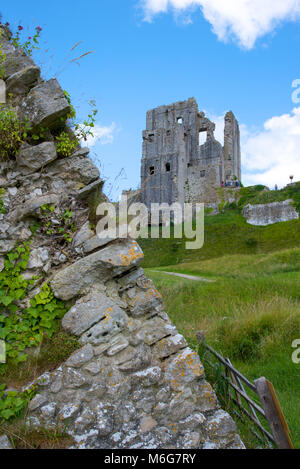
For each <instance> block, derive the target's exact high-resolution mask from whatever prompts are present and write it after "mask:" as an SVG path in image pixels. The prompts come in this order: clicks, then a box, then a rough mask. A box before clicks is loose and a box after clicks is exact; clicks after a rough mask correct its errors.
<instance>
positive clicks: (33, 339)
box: [0, 243, 66, 374]
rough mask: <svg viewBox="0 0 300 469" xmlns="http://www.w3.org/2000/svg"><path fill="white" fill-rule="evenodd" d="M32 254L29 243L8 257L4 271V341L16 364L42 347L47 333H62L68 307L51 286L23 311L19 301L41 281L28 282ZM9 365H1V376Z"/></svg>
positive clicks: (0, 329) (0, 282)
mask: <svg viewBox="0 0 300 469" xmlns="http://www.w3.org/2000/svg"><path fill="white" fill-rule="evenodd" d="M29 255H30V250H29V245H28V243H27V244H26V243H24V244H23V245H22V246H16V248H15V249H14V250H13V251H11V252H9V253H8V254H7V255H6V258H5V261H4V269H3V270H2V272H0V339H2V340H4V341H5V343H6V355H7V358H8V360H11V361H12V362H13V363H14V364H17V363H20V362H23V361H26V359H27V354H26V353H24V350H25V349H27V348H29V347H36V346H38V345H39V344H40V343H41V341H42V338H43V335H44V334H46V335H47V336H48V337H52V335H53V334H54V333H55V332H56V331H57V330H58V327H59V319H61V318H62V317H63V316H64V314H65V313H66V307H65V304H64V303H63V302H62V301H60V300H57V299H56V298H55V297H54V294H53V292H52V290H51V289H50V287H49V285H48V284H44V285H43V287H42V288H41V289H40V291H39V293H38V294H36V295H35V296H34V297H33V298H32V299H31V300H30V306H29V307H28V308H26V309H23V310H22V311H20V310H19V308H18V303H17V302H18V301H19V300H22V299H24V298H25V297H26V296H27V293H28V291H29V289H30V287H31V286H32V284H33V282H34V281H35V280H36V279H37V277H34V278H33V279H31V280H24V278H23V276H22V272H24V270H26V267H27V264H28V259H29ZM5 367H6V365H5V364H3V365H0V374H2V373H3V372H4V371H5Z"/></svg>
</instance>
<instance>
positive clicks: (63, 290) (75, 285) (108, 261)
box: [51, 240, 143, 300]
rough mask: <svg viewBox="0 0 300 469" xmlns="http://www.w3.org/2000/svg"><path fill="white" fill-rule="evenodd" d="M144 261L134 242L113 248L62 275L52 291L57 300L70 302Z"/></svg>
mask: <svg viewBox="0 0 300 469" xmlns="http://www.w3.org/2000/svg"><path fill="white" fill-rule="evenodd" d="M142 259H143V253H142V250H141V248H140V247H139V246H138V244H137V243H136V242H135V241H130V240H125V241H124V242H122V243H116V244H111V245H110V246H108V247H106V248H104V249H102V250H101V251H97V252H95V253H93V254H90V255H89V256H87V257H85V258H83V259H81V260H79V261H77V262H75V263H74V264H72V265H70V266H68V267H66V268H65V269H63V270H61V271H59V272H58V274H56V275H55V276H54V278H53V280H52V282H51V287H52V289H53V291H54V294H55V296H56V297H57V298H60V299H62V300H69V299H71V298H74V297H75V296H77V295H78V294H80V293H84V292H85V291H86V290H87V289H89V288H90V287H91V286H92V285H93V284H94V283H95V282H97V281H98V282H99V281H100V282H105V281H106V280H108V279H109V278H111V277H114V276H117V275H120V274H121V273H123V272H126V271H127V270H129V269H131V268H133V267H135V266H137V265H139V264H140V262H141V261H142Z"/></svg>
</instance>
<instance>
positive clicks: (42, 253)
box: [27, 248, 49, 269]
mask: <svg viewBox="0 0 300 469" xmlns="http://www.w3.org/2000/svg"><path fill="white" fill-rule="evenodd" d="M48 260H49V251H48V249H46V248H37V249H33V250H32V251H31V252H30V256H29V259H28V265H27V268H28V269H38V268H40V267H43V266H44V265H45V264H46V263H47V262H48Z"/></svg>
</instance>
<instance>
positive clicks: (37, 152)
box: [16, 142, 57, 174]
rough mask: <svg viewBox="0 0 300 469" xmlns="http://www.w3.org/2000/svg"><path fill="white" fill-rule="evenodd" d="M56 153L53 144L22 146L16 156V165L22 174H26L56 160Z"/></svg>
mask: <svg viewBox="0 0 300 469" xmlns="http://www.w3.org/2000/svg"><path fill="white" fill-rule="evenodd" d="M56 158H57V153H56V148H55V145H54V143H53V142H43V143H40V144H39V145H35V146H23V147H21V149H20V151H19V153H18V154H17V158H16V159H17V163H18V166H19V169H20V171H21V172H22V173H23V174H28V173H30V172H33V171H37V170H38V169H40V168H42V167H43V166H46V165H47V164H49V163H51V162H52V161H54V160H56Z"/></svg>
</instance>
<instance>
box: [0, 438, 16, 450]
mask: <svg viewBox="0 0 300 469" xmlns="http://www.w3.org/2000/svg"><path fill="white" fill-rule="evenodd" d="M0 449H13V447H12V444H11V442H10V441H9V439H8V437H7V436H6V435H2V436H0Z"/></svg>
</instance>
